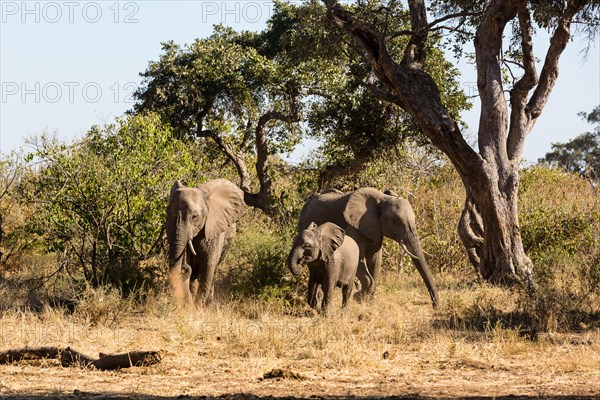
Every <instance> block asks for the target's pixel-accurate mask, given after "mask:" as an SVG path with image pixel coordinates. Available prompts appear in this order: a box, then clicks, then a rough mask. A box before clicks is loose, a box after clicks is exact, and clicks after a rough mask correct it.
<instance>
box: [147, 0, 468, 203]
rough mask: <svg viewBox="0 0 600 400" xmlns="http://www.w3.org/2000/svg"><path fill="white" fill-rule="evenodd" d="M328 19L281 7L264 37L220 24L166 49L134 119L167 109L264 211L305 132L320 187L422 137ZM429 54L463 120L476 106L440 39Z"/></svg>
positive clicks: (320, 10)
mask: <svg viewBox="0 0 600 400" xmlns="http://www.w3.org/2000/svg"><path fill="white" fill-rule="evenodd" d="M394 7H395V8H397V6H394ZM324 11H325V8H324V6H323V4H322V3H320V1H318V0H309V1H307V2H305V3H303V4H301V5H295V4H290V3H283V2H276V4H275V7H274V13H273V16H272V17H271V19H270V20H269V22H268V25H267V28H266V29H265V30H263V31H261V32H235V31H233V30H232V29H229V28H224V27H222V26H217V27H216V28H215V31H214V33H213V35H212V36H210V37H209V38H205V39H198V40H196V41H195V42H194V43H192V44H191V45H188V46H185V47H183V48H182V47H180V46H178V45H176V44H174V43H172V42H167V43H165V44H164V45H163V50H164V53H163V54H162V55H161V56H160V59H159V60H158V61H156V62H152V63H150V66H149V67H148V69H147V70H146V71H145V72H144V73H142V76H143V78H144V82H143V84H142V86H141V88H140V90H139V91H138V92H137V93H136V96H137V99H138V100H139V102H138V104H136V106H135V111H137V112H140V111H144V110H153V111H159V112H160V113H161V114H162V115H163V116H164V117H165V118H166V119H167V120H168V121H169V123H170V124H171V125H172V126H173V127H175V128H176V129H177V130H178V131H179V132H180V135H181V136H184V137H188V138H193V139H194V140H199V139H208V140H209V141H212V142H213V143H214V144H216V145H217V146H218V148H219V149H220V151H222V152H223V153H224V154H226V155H227V157H228V158H229V159H230V160H231V161H232V163H233V164H234V165H235V167H236V169H237V171H238V174H239V176H240V187H241V188H242V189H243V190H244V192H245V200H246V203H247V204H249V205H252V206H255V207H258V208H261V209H263V210H266V211H268V210H269V208H271V207H272V206H273V201H272V199H273V197H274V196H273V195H272V193H271V191H272V182H271V178H270V175H269V168H268V158H269V156H271V155H273V154H275V153H277V152H282V151H289V150H291V149H293V147H294V146H295V145H296V144H297V143H298V142H299V140H300V138H301V134H305V135H309V136H313V137H317V138H318V139H320V140H321V141H322V142H323V149H324V151H323V153H324V154H325V155H326V159H325V162H326V163H327V167H326V168H324V171H323V173H322V175H321V178H322V179H321V184H322V185H325V184H326V182H327V181H328V180H329V179H331V178H332V177H334V176H337V175H339V174H348V173H352V172H353V171H355V170H356V169H357V168H359V167H360V166H361V165H362V164H364V163H366V162H367V161H368V160H370V159H371V158H372V157H373V155H374V154H376V152H377V150H378V149H381V148H382V147H386V146H393V145H397V144H398V143H399V142H400V141H401V140H402V139H403V138H405V137H407V136H413V135H415V132H416V129H415V124H414V123H413V121H412V117H411V116H410V115H409V114H408V113H406V112H405V111H403V110H402V109H401V108H400V107H398V106H396V105H394V104H391V103H386V102H384V101H382V100H381V99H379V98H378V97H376V96H374V95H373V94H372V93H371V92H370V91H369V89H367V86H368V85H369V84H370V83H369V82H367V81H365V80H364V79H363V76H364V73H365V68H364V65H363V63H362V61H361V58H360V56H359V55H358V54H357V53H356V52H354V51H352V48H353V47H355V46H354V44H353V43H352V42H351V41H349V40H348V39H347V38H345V37H344V36H343V35H340V32H339V30H338V29H335V28H334V27H332V26H331V24H330V23H329V21H328V19H327V18H326V16H325V12H324ZM375 22H376V23H377V24H378V26H382V27H383V26H389V27H396V28H399V27H401V26H403V25H399V24H404V25H406V24H405V23H404V22H402V21H397V22H394V21H385V20H376V21H375ZM401 43H402V42H401ZM395 49H396V50H397V51H399V50H400V46H396V47H395ZM396 50H395V51H396ZM431 53H432V56H431V62H430V63H429V65H428V66H427V71H428V72H429V73H431V75H432V76H433V77H434V79H435V80H436V83H437V84H438V86H439V87H440V90H441V93H442V97H443V98H444V99H446V100H447V105H448V109H449V110H450V111H449V112H450V113H451V115H453V116H454V117H456V118H458V115H459V111H460V110H462V109H464V108H466V107H467V106H468V103H467V101H466V97H465V96H464V94H463V93H462V92H461V91H460V89H459V87H458V84H457V80H456V77H457V76H458V72H457V70H456V69H455V68H454V67H453V66H452V65H451V64H449V63H448V62H447V61H446V60H445V59H444V57H443V52H442V51H441V50H440V48H439V37H436V38H433V39H432V40H431ZM300 122H306V123H305V124H300ZM303 128H309V129H308V132H306V130H304V131H302V129H303ZM250 160H251V161H250ZM249 162H254V163H255V167H256V174H253V173H252V172H251V171H250V169H249V168H248V167H247V163H249ZM255 179H256V180H258V185H257V184H256V183H255ZM257 187H258V189H257V190H256V188H257Z"/></svg>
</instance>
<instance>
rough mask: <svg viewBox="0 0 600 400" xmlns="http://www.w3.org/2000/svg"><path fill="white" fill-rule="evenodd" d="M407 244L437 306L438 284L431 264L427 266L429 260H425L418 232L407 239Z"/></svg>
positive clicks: (411, 256) (434, 304) (434, 305)
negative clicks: (431, 269)
mask: <svg viewBox="0 0 600 400" xmlns="http://www.w3.org/2000/svg"><path fill="white" fill-rule="evenodd" d="M404 245H405V246H406V250H407V251H408V253H409V255H410V258H411V259H412V261H413V264H415V267H416V268H417V271H419V274H420V275H421V278H423V282H425V286H427V290H428V291H429V296H430V297H431V301H432V303H433V307H434V308H436V307H437V306H438V305H439V297H438V291H437V286H436V285H435V281H434V280H433V275H431V271H430V270H429V266H427V261H425V255H424V254H423V250H422V249H421V244H420V243H419V238H418V237H417V236H416V234H415V235H414V236H413V237H412V238H410V239H409V240H407V242H406V243H404Z"/></svg>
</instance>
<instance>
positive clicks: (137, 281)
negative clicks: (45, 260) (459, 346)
mask: <svg viewBox="0 0 600 400" xmlns="http://www.w3.org/2000/svg"><path fill="white" fill-rule="evenodd" d="M30 144H31V145H32V146H33V147H34V149H35V152H33V153H31V154H30V155H29V160H30V161H35V163H36V164H37V165H38V168H39V171H38V172H37V173H35V174H32V175H31V176H30V177H29V179H28V180H26V181H25V182H24V183H23V185H21V190H22V197H23V198H24V199H26V201H28V202H29V204H31V205H33V206H34V207H35V213H34V214H33V215H32V218H31V225H32V227H33V228H34V229H33V230H34V231H35V232H36V233H37V234H39V235H40V237H41V238H42V239H43V241H42V242H41V243H43V246H44V248H45V250H46V251H48V252H51V253H56V254H57V255H58V256H59V257H60V259H61V264H62V265H63V266H64V268H66V269H67V270H68V271H70V273H71V274H72V275H74V276H76V277H83V278H84V279H85V281H87V282H89V283H90V284H91V285H92V286H94V287H98V286H101V285H104V284H110V285H113V286H116V287H117V288H119V289H120V290H122V291H123V293H124V294H127V293H129V291H131V289H133V288H136V287H139V286H141V285H144V284H149V283H152V281H153V280H154V279H155V278H156V277H157V276H158V275H159V274H160V271H161V270H162V269H163V266H162V262H161V261H160V260H158V261H157V260H156V258H155V257H156V256H157V255H158V254H160V253H161V250H162V248H163V225H164V210H165V207H166V197H167V196H168V193H169V189H170V186H171V185H172V183H173V181H174V180H176V179H179V178H182V177H185V176H190V175H191V173H192V171H193V167H194V164H193V162H192V158H191V156H190V154H189V152H188V150H187V148H186V147H185V146H184V145H183V144H182V143H181V142H179V141H178V140H176V139H174V138H173V135H172V131H171V129H170V128H169V127H168V126H166V125H163V124H162V123H161V121H160V118H159V117H158V116H157V115H139V116H133V117H128V118H124V119H118V120H117V122H116V124H114V125H106V126H104V127H98V126H95V127H93V128H92V129H91V130H90V131H89V132H88V133H87V134H86V135H85V137H84V138H83V139H82V140H80V141H77V142H75V143H73V144H69V145H67V144H63V143H60V142H58V141H57V140H55V139H50V138H48V137H46V136H41V137H39V138H35V139H33V140H31V141H30Z"/></svg>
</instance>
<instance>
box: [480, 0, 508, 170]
mask: <svg viewBox="0 0 600 400" xmlns="http://www.w3.org/2000/svg"><path fill="white" fill-rule="evenodd" d="M516 14H517V7H516V4H515V1H514V0H513V1H506V0H493V1H492V2H491V3H490V4H489V5H488V6H487V7H486V9H485V11H484V13H483V15H482V18H481V24H480V25H479V27H478V28H477V32H476V33H475V61H476V66H477V88H478V90H479V97H480V99H481V114H480V117H479V127H478V139H479V140H478V142H479V153H480V154H481V156H482V157H483V158H484V159H485V160H487V161H488V162H490V163H493V165H498V166H506V165H507V163H508V157H507V155H506V134H507V125H508V117H507V116H508V111H507V107H506V103H505V99H504V89H503V85H502V71H501V69H500V62H499V60H498V57H499V55H500V54H501V50H502V34H503V31H504V28H505V27H506V25H507V24H508V22H509V21H510V20H511V19H513V18H514V17H515V15H516Z"/></svg>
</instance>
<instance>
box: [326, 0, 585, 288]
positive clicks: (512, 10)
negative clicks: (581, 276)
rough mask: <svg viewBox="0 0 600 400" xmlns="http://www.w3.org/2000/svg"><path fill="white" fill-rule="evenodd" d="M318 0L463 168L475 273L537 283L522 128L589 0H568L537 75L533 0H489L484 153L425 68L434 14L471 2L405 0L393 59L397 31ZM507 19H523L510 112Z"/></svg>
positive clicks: (481, 75) (482, 79)
mask: <svg viewBox="0 0 600 400" xmlns="http://www.w3.org/2000/svg"><path fill="white" fill-rule="evenodd" d="M322 1H323V2H324V3H325V5H326V6H327V9H328V14H329V17H330V18H331V20H332V21H333V23H334V24H335V25H337V26H338V27H339V28H340V29H342V30H344V31H345V32H346V33H348V34H349V35H350V36H352V37H353V38H354V40H355V42H356V44H357V45H358V48H359V49H360V51H361V53H362V57H363V59H365V60H367V63H366V64H367V68H368V69H369V76H368V77H367V79H366V83H365V85H366V86H367V87H369V88H370V89H371V90H372V91H373V93H374V94H375V95H376V96H378V97H379V98H380V99H382V100H385V101H388V102H392V103H395V104H396V105H398V106H399V107H401V108H402V109H404V110H405V111H407V112H408V113H409V114H410V115H411V116H412V117H413V119H414V120H415V122H416V123H417V124H418V126H419V128H420V129H421V131H422V132H423V133H424V134H425V135H426V136H427V137H428V138H429V140H430V141H431V143H432V144H433V145H435V146H436V147H437V148H439V149H440V150H441V151H443V152H444V153H445V154H446V156H448V158H449V160H450V162H452V164H453V165H454V167H455V168H456V170H457V171H458V173H459V175H460V176H461V178H462V180H463V183H464V186H465V189H466V201H465V209H464V211H463V213H462V217H461V220H460V223H459V234H460V237H461V239H462V241H463V243H464V245H465V247H466V248H467V252H468V256H469V260H470V261H471V263H472V264H473V266H474V267H475V269H476V270H477V272H478V274H479V275H480V276H481V277H483V278H484V279H486V280H488V281H491V282H514V281H515V280H524V281H525V282H526V283H528V284H529V285H534V282H533V269H532V263H531V261H530V260H529V258H528V257H527V256H526V254H525V251H524V249H523V243H522V240H521V233H520V227H519V213H518V201H517V196H518V187H519V163H520V161H521V157H522V154H523V146H524V142H525V138H526V136H527V134H528V133H529V132H530V131H531V129H532V128H533V125H534V124H535V121H536V120H537V118H538V117H539V115H540V114H541V111H542V109H543V107H544V105H545V104H546V102H547V100H548V98H549V95H550V93H551V91H552V89H553V87H554V84H555V82H556V78H557V76H558V61H559V58H560V55H561V54H562V52H563V50H564V49H565V47H566V45H567V43H568V41H569V39H570V31H569V29H570V25H571V21H572V19H573V17H574V16H575V15H576V14H577V13H578V12H579V11H580V10H581V9H582V8H583V7H584V6H585V5H586V4H587V1H586V0H569V1H568V2H566V3H565V5H564V8H563V14H562V16H561V18H560V19H559V20H558V21H557V23H556V30H555V31H554V34H553V35H552V39H551V42H550V47H549V48H548V52H547V54H546V57H545V61H544V65H543V67H542V71H541V73H540V74H539V76H538V74H537V72H536V70H535V57H534V54H533V44H532V32H533V28H532V23H531V16H530V11H529V2H528V1H527V0H491V1H489V2H488V3H486V5H485V7H484V8H483V10H482V11H481V12H480V13H478V14H479V15H478V19H477V20H478V21H479V22H478V26H477V27H476V35H475V42H474V44H475V60H476V66H477V85H478V89H479V97H480V99H481V117H480V123H479V129H478V145H479V152H478V153H477V152H475V150H474V149H472V148H471V146H469V144H468V143H466V141H465V140H464V137H463V136H462V134H461V132H460V128H459V126H458V125H457V123H456V122H455V121H454V119H453V118H452V116H450V115H449V113H448V111H447V110H446V108H445V107H444V104H443V102H442V99H441V96H440V91H439V89H438V87H437V85H436V83H435V81H434V80H433V79H432V77H431V76H430V75H429V74H427V73H426V72H425V71H424V69H423V67H424V65H425V61H426V56H427V37H428V34H429V32H430V31H431V30H432V29H434V28H435V27H436V24H438V23H444V24H445V23H447V21H449V20H452V18H455V17H458V16H461V15H462V16H464V15H468V14H469V13H468V12H463V13H458V14H456V15H448V16H444V17H442V18H439V19H438V20H436V21H434V22H432V23H429V22H428V21H427V6H426V4H425V3H426V2H425V0H408V8H409V13H410V19H411V20H410V24H411V29H410V30H409V31H403V32H399V33H398V35H402V34H406V35H408V36H409V38H410V39H409V41H408V44H407V45H406V47H405V49H404V54H403V57H402V59H401V60H400V61H399V62H397V61H395V60H393V59H392V56H391V55H390V53H388V48H387V43H386V42H387V40H388V38H393V37H395V36H396V35H395V34H391V35H384V34H382V33H381V32H380V31H379V30H378V29H377V28H376V27H375V26H374V25H372V24H370V23H368V22H366V21H365V20H363V19H361V18H359V17H357V16H356V15H355V14H353V13H352V12H350V11H348V10H347V9H345V8H344V7H342V6H341V5H340V4H339V3H338V1H337V0H322ZM511 21H516V22H518V24H519V28H520V45H521V52H522V69H523V75H522V76H521V77H520V78H519V79H518V80H516V81H515V82H514V84H513V86H512V88H511V89H510V90H509V91H508V92H509V96H510V97H509V100H510V112H509V110H508V107H507V99H506V97H505V93H506V90H505V88H504V87H503V85H504V82H503V77H502V70H501V66H502V54H503V53H502V44H503V38H504V31H505V29H506V27H507V25H508V24H509V23H510V22H511ZM373 77H376V78H377V84H374V83H373V81H374V79H373Z"/></svg>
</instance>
